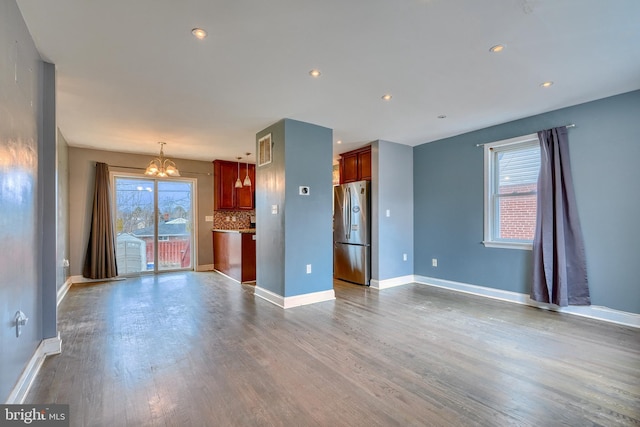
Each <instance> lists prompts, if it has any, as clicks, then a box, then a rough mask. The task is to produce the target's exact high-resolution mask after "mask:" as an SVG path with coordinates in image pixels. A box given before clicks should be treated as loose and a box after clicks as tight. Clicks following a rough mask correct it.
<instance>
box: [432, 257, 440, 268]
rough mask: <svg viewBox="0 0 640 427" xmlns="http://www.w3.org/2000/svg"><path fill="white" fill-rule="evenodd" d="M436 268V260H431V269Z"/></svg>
mask: <svg viewBox="0 0 640 427" xmlns="http://www.w3.org/2000/svg"><path fill="white" fill-rule="evenodd" d="M437 266H438V258H431V267H437Z"/></svg>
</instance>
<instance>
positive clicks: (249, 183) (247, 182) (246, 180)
mask: <svg viewBox="0 0 640 427" xmlns="http://www.w3.org/2000/svg"><path fill="white" fill-rule="evenodd" d="M250 155H251V153H247V176H245V177H244V182H243V183H242V185H244V186H245V187H251V178H249V156H250Z"/></svg>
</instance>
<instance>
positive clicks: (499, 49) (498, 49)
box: [489, 44, 505, 53]
mask: <svg viewBox="0 0 640 427" xmlns="http://www.w3.org/2000/svg"><path fill="white" fill-rule="evenodd" d="M504 47H505V46H504V45H503V44H497V45H495V46H493V47H492V48H491V49H489V52H494V53H497V52H502V51H503V50H504Z"/></svg>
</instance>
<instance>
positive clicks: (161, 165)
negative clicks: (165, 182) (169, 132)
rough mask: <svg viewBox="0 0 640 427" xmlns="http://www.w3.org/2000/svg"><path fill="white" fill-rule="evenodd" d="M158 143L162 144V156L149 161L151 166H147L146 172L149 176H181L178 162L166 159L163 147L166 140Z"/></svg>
mask: <svg viewBox="0 0 640 427" xmlns="http://www.w3.org/2000/svg"><path fill="white" fill-rule="evenodd" d="M158 144H160V157H156V158H155V159H153V160H151V161H150V162H149V166H147V169H146V170H145V171H144V174H145V175H149V176H159V177H161V178H165V177H167V176H180V171H179V170H178V168H177V167H176V164H175V163H173V160H170V159H166V158H165V157H164V151H163V150H162V149H163V148H164V145H165V144H166V142H158Z"/></svg>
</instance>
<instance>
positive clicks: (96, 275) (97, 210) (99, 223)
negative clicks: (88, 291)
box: [82, 163, 118, 279]
mask: <svg viewBox="0 0 640 427" xmlns="http://www.w3.org/2000/svg"><path fill="white" fill-rule="evenodd" d="M82 275H83V276H84V277H87V278H89V279H109V278H112V277H116V276H117V275H118V268H117V266H116V246H115V234H114V230H113V221H112V218H111V189H110V183H109V166H108V165H107V164H106V163H96V179H95V185H94V195H93V213H92V215H91V232H90V234H89V243H88V244H87V253H86V256H85V259H84V268H83V269H82Z"/></svg>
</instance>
